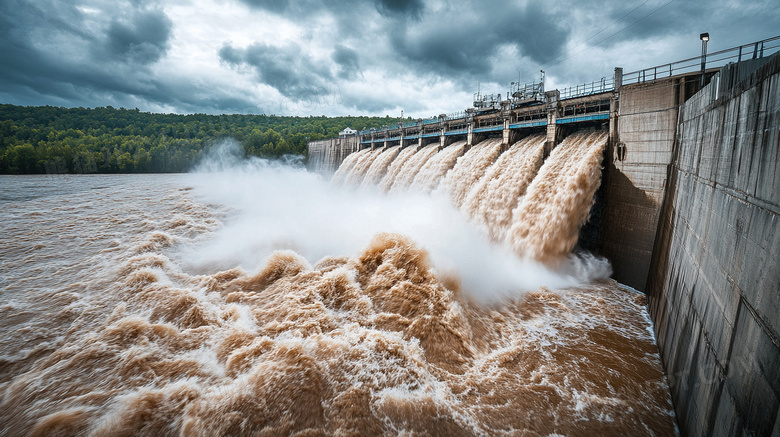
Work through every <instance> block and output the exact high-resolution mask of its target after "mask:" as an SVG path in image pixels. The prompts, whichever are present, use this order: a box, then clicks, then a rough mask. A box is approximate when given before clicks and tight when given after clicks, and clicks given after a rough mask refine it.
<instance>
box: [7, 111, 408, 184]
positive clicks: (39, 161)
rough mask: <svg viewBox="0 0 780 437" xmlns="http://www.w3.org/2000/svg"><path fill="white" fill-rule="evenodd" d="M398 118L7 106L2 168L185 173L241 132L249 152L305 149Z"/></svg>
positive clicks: (13, 171)
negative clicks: (309, 144)
mask: <svg viewBox="0 0 780 437" xmlns="http://www.w3.org/2000/svg"><path fill="white" fill-rule="evenodd" d="M399 121H400V119H398V118H391V117H352V116H346V117H325V116H320V117H284V116H275V115H238V114H230V115H208V114H188V115H180V114H157V113H148V112H141V111H139V110H138V109H124V108H119V109H115V108H112V107H110V106H107V107H101V108H59V107H52V106H36V107H32V106H15V105H7V104H6V105H0V174H35V173H49V174H52V173H173V172H185V171H187V170H189V169H190V168H191V167H192V166H193V165H194V164H196V163H197V162H198V161H199V160H200V157H201V154H202V153H203V152H204V151H207V150H209V149H210V148H211V147H214V146H215V145H217V144H219V143H220V142H222V141H224V140H225V139H228V138H230V139H234V140H236V141H237V142H238V143H239V144H241V146H242V147H243V150H244V153H245V154H246V155H247V156H259V157H263V158H271V159H273V158H279V157H281V156H283V155H289V154H294V155H305V154H306V143H307V141H312V140H318V139H322V138H330V137H335V136H338V133H339V131H341V130H343V129H344V128H346V127H352V128H354V129H364V128H371V127H381V126H383V125H389V124H395V123H398V122H399Z"/></svg>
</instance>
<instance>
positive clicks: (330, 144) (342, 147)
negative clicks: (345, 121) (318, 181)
mask: <svg viewBox="0 0 780 437" xmlns="http://www.w3.org/2000/svg"><path fill="white" fill-rule="evenodd" d="M359 149H360V137H357V136H345V137H339V138H328V139H325V140H318V141H310V142H309V144H308V147H307V158H308V159H307V162H308V164H307V166H308V168H309V170H311V171H313V172H317V173H323V174H333V173H334V172H335V171H336V169H338V168H339V166H340V165H341V162H342V161H344V158H346V157H347V155H349V154H350V153H352V152H355V151H357V150H359Z"/></svg>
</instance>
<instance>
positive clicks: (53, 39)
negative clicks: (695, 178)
mask: <svg viewBox="0 0 780 437" xmlns="http://www.w3.org/2000/svg"><path fill="white" fill-rule="evenodd" d="M668 1H669V0H650V1H648V2H647V3H645V4H642V3H641V2H635V3H633V4H626V3H621V2H613V3H606V4H601V5H599V8H598V10H595V9H594V8H593V7H592V5H589V4H586V3H583V2H577V1H573V0H563V1H559V2H548V3H544V4H543V3H540V2H531V1H529V0H512V1H510V2H505V3H502V4H501V5H495V4H485V3H480V2H478V1H477V0H463V1H462V2H460V3H459V4H457V5H453V4H452V3H447V2H442V3H439V2H423V1H422V0H342V1H333V2H319V1H316V0H296V1H292V0H215V1H213V2H211V1H209V2H205V3H199V4H198V5H197V8H196V6H195V5H189V4H188V3H186V2H182V1H179V0H158V1H156V2H152V1H151V0H115V1H114V2H112V3H109V2H107V1H106V0H3V1H0V47H2V48H3V55H2V57H3V59H2V62H0V103H15V104H53V105H62V106H105V105H109V104H110V105H113V106H138V107H139V108H141V109H144V110H174V111H178V112H230V111H242V110H243V109H245V108H260V107H265V106H268V105H271V103H268V102H273V103H272V104H274V105H276V107H277V109H275V111H279V112H284V111H287V113H290V112H291V111H290V110H289V109H288V108H286V107H284V106H285V105H288V102H287V101H288V100H289V101H291V102H293V103H292V106H294V107H295V108H303V109H306V108H308V107H309V106H317V105H315V104H313V103H307V102H308V101H314V100H316V99H317V98H320V97H321V96H327V98H322V99H321V100H323V99H324V100H326V103H323V104H319V106H317V108H318V109H317V111H318V112H317V113H318V114H319V113H328V114H331V115H338V114H340V113H342V112H343V111H349V112H351V113H353V114H354V113H355V111H358V112H361V111H363V112H366V113H371V114H385V113H395V111H396V110H397V109H398V108H401V107H403V108H404V109H405V111H406V113H407V114H415V116H417V115H420V116H426V115H431V114H427V112H428V111H432V113H433V114H435V113H441V112H448V111H451V110H460V109H463V108H465V107H466V106H467V105H468V104H469V103H470V102H469V101H463V102H459V101H451V99H450V100H448V98H449V97H448V96H450V95H458V96H467V95H469V94H471V92H473V91H475V90H476V83H477V82H481V83H482V84H483V88H482V89H483V90H485V89H488V90H489V91H488V92H495V91H499V90H501V91H506V90H508V84H509V81H512V80H517V73H518V71H519V72H520V76H521V79H522V80H525V79H526V78H527V79H528V80H529V81H530V80H533V79H536V78H537V77H538V71H539V69H540V68H541V69H545V70H546V71H547V75H548V76H547V77H548V80H550V81H552V82H553V83H554V84H555V85H556V86H568V85H575V84H577V83H583V82H589V81H592V80H596V79H598V78H599V77H601V76H603V75H605V74H609V73H610V72H611V71H612V67H614V66H623V67H627V68H629V67H630V68H644V67H649V66H653V65H657V64H662V63H666V62H670V61H675V60H678V59H682V58H686V57H690V56H696V55H697V54H698V52H699V49H700V43H699V40H698V34H699V32H705V31H707V32H709V33H710V35H711V41H710V50H713V51H714V50H718V49H721V48H727V47H731V46H734V45H737V44H746V43H749V42H751V41H755V40H758V39H762V38H768V37H771V36H774V35H775V34H777V33H778V32H777V23H778V22H780V8H777V7H776V5H775V3H776V0H756V1H753V2H750V3H737V2H734V1H733V0H711V1H709V2H705V1H704V0H693V1H686V2H681V1H675V2H673V3H671V4H670V5H667V6H664V7H663V8H660V9H658V8H659V7H660V6H663V5H664V4H665V3H667V2H668ZM239 4H240V5H242V6H238V5H239ZM638 5H641V6H640V7H639V8H637V6H638ZM244 6H249V8H248V10H247V8H245V7H244ZM210 8H214V10H211V9H210ZM217 8H219V10H217ZM634 8H637V9H636V10H635V11H632V10H633V9H634ZM656 9H658V10H657V11H656ZM173 11H176V12H175V13H176V14H177V15H173V14H174V12H173ZM225 11H228V12H233V13H240V14H249V18H250V19H251V20H254V21H253V22H255V23H257V27H252V26H249V27H247V29H246V31H245V32H244V33H243V35H242V34H241V33H242V29H240V28H238V27H235V28H227V29H224V32H222V31H221V29H216V31H214V30H215V28H214V26H216V24H214V23H220V22H225V23H230V21H229V19H230V16H229V15H224V14H223V15H221V16H220V17H219V19H214V20H212V15H213V16H215V18H216V16H217V15H219V14H221V13H223V12H225ZM653 11H655V12H653ZM629 12H631V13H629ZM651 12H653V13H652V14H651ZM178 14H181V15H178ZM269 14H270V16H269ZM184 17H187V19H186V20H185V19H184ZM236 18H237V20H239V21H240V20H241V19H246V18H247V17H236ZM199 20H200V21H199ZM220 20H224V21H220ZM193 21H194V22H193ZM195 22H196V23H195ZM197 23H200V24H197ZM198 25H201V26H203V27H206V28H210V31H211V32H212V33H213V35H212V34H207V33H204V32H199V31H197V30H195V26H198ZM226 25H228V26H229V25H230V24H226ZM209 26H211V27H209ZM268 28H270V29H274V31H276V30H279V31H280V33H279V38H273V39H271V38H266V39H264V38H263V37H260V36H258V35H267V34H268V32H263V31H262V30H263V29H268ZM258 29H259V30H261V31H260V32H258ZM615 33H617V35H614V36H612V37H610V36H611V35H612V34H615ZM225 34H228V35H230V36H225ZM236 34H238V35H239V36H237V37H235V39H236V40H239V41H242V43H241V44H234V43H225V42H224V41H225V40H226V39H228V38H234V36H233V35H236ZM182 35H195V37H197V38H200V40H199V41H198V44H199V45H198V47H201V50H203V52H202V53H193V54H192V55H193V62H192V64H191V65H197V68H193V69H192V71H187V70H186V69H179V70H173V71H172V68H174V67H172V63H171V62H167V61H169V58H168V57H169V56H170V57H175V58H176V59H186V58H187V56H189V55H190V53H184V52H175V50H188V49H191V48H192V47H193V45H192V44H191V42H190V41H185V40H176V38H181V37H182ZM594 35H595V36H594ZM220 47H221V48H220ZM626 47H630V49H627V48H626ZM196 50H197V48H196ZM226 67H228V68H226ZM230 70H232V71H230ZM597 70H598V71H597ZM258 83H262V84H266V85H268V86H269V87H272V88H273V89H275V90H276V91H271V90H269V88H267V87H262V86H261V87H257V86H256V84H258ZM333 90H341V91H338V92H336V91H333ZM277 91H278V92H277ZM442 93H446V94H447V96H441V95H440V94H442ZM336 94H338V95H339V96H340V98H339V99H335V98H333V97H332V96H334V95H336ZM280 95H281V96H282V98H280ZM342 98H343V99H342ZM460 98H463V97H460ZM280 100H281V101H282V102H280ZM450 101H451V103H450V104H451V106H450V107H442V108H438V106H441V105H446V104H448V102H450ZM300 102H303V103H300ZM264 105H265V106H264ZM161 108H162V109H161ZM279 108H281V109H279ZM296 110H297V109H296ZM320 110H321V112H320ZM415 111H417V112H418V113H416V112H415ZM420 111H425V112H426V113H419V112H420Z"/></svg>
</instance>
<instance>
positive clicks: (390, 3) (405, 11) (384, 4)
mask: <svg viewBox="0 0 780 437" xmlns="http://www.w3.org/2000/svg"><path fill="white" fill-rule="evenodd" d="M375 3H376V8H377V10H378V11H379V12H380V13H381V14H382V15H397V14H400V15H407V16H411V17H419V16H420V14H421V13H422V10H423V8H424V5H423V2H422V1H420V0H376V2H375Z"/></svg>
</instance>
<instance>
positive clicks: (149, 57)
mask: <svg viewBox="0 0 780 437" xmlns="http://www.w3.org/2000/svg"><path fill="white" fill-rule="evenodd" d="M172 27H173V23H172V22H171V20H170V19H169V18H168V16H167V15H165V13H164V12H162V11H143V12H139V13H136V14H134V16H133V17H132V19H131V20H125V19H114V20H112V21H111V25H110V26H109V28H108V31H107V32H106V36H107V40H106V42H105V48H106V51H107V52H108V54H109V55H110V56H113V57H115V58H118V59H122V60H124V61H126V62H133V63H140V64H149V63H152V62H156V61H158V60H159V59H160V58H161V57H162V56H163V55H164V54H165V52H166V50H167V49H168V39H169V38H170V36H171V29H172Z"/></svg>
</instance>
